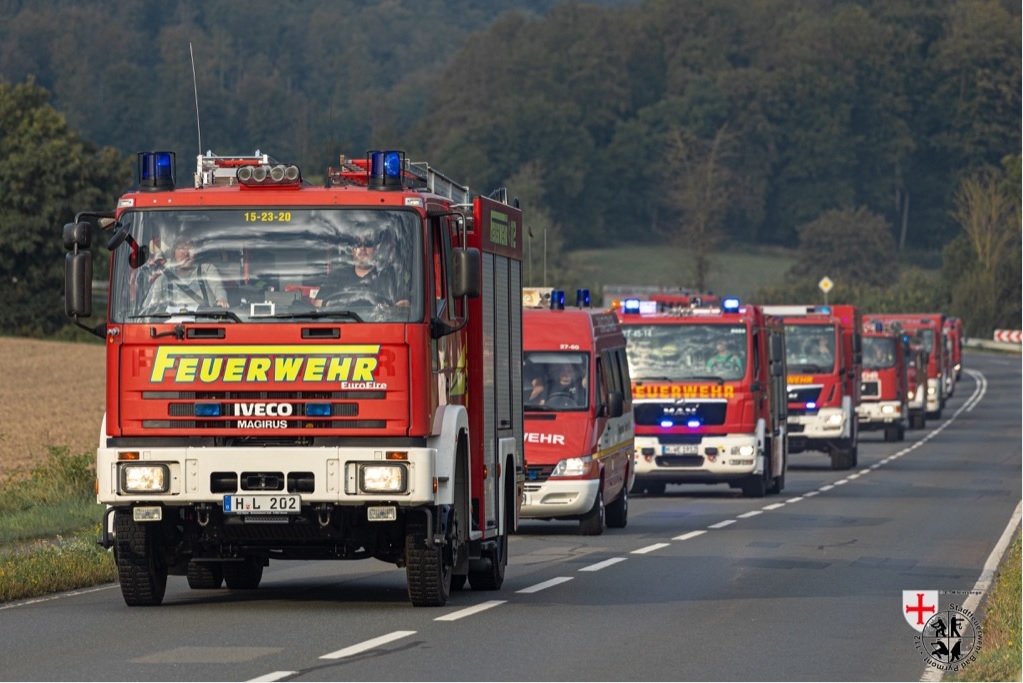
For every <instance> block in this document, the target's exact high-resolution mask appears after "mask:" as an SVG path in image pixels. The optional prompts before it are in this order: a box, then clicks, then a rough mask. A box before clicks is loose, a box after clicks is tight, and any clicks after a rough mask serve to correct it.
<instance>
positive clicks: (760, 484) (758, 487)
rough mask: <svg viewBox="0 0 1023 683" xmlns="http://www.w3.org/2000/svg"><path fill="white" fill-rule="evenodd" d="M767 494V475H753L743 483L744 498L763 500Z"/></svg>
mask: <svg viewBox="0 0 1023 683" xmlns="http://www.w3.org/2000/svg"><path fill="white" fill-rule="evenodd" d="M766 493H767V474H766V473H765V474H751V475H750V476H748V477H746V478H745V479H743V481H742V495H743V497H744V498H763V497H764V495H765V494H766Z"/></svg>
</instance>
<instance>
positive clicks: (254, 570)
mask: <svg viewBox="0 0 1023 683" xmlns="http://www.w3.org/2000/svg"><path fill="white" fill-rule="evenodd" d="M223 567H224V583H226V584H227V587H228V588H230V589H231V590H236V591H249V590H255V589H257V588H259V582H260V581H262V580H263V560H262V559H261V558H259V557H246V558H244V559H242V560H239V561H234V560H232V561H229V562H224V563H223Z"/></svg>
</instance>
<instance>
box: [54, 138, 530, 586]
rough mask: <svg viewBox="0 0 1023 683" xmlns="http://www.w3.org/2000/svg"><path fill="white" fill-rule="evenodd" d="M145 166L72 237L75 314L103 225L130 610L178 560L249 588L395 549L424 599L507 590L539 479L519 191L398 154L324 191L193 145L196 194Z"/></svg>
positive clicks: (106, 442) (121, 547)
mask: <svg viewBox="0 0 1023 683" xmlns="http://www.w3.org/2000/svg"><path fill="white" fill-rule="evenodd" d="M138 165H139V184H138V188H137V189H135V190H134V191H131V192H128V193H127V194H125V195H124V196H123V197H121V199H120V200H119V201H118V204H117V208H116V210H115V211H111V212H82V213H79V214H78V215H77V216H76V218H75V222H74V223H70V224H68V225H66V226H65V227H64V234H63V239H64V246H65V248H66V250H67V251H68V254H67V256H66V285H67V291H66V301H65V305H66V312H67V313H68V315H69V316H71V317H73V318H74V319H75V321H76V323H77V324H78V325H79V326H82V327H85V325H84V324H83V323H81V322H80V321H79V318H88V317H89V316H90V315H91V300H92V292H91V282H92V261H91V254H90V252H89V246H90V243H91V241H92V239H93V234H92V231H93V228H92V224H93V222H96V223H98V225H99V226H100V227H102V228H103V229H104V230H105V231H106V232H108V233H109V235H108V236H107V239H108V240H109V241H108V248H110V249H111V250H112V252H113V253H112V255H111V267H110V288H109V304H108V311H107V318H106V320H105V322H103V323H101V324H100V325H98V326H97V327H96V328H93V331H94V332H96V333H97V334H100V335H102V336H104V337H105V338H106V340H107V392H106V415H105V418H104V425H103V428H102V432H101V434H102V438H101V443H100V447H99V449H98V453H97V463H96V471H97V493H98V501H99V502H100V503H104V504H106V505H107V506H108V515H109V516H110V517H112V519H110V518H108V525H105V529H104V532H103V535H102V537H101V539H100V541H101V543H102V544H103V545H105V546H107V547H113V549H114V554H115V557H116V563H117V569H118V575H119V578H120V584H121V592H122V594H123V597H124V600H125V602H126V603H128V604H129V605H158V604H160V603H161V602H162V600H163V597H164V592H165V589H166V582H167V576H168V574H170V575H184V576H187V578H188V585H189V586H190V587H192V588H206V589H209V588H218V587H220V586H221V585H222V584H223V583H225V582H226V584H227V587H228V588H231V589H251V588H255V587H257V586H258V584H259V583H260V580H261V578H262V575H263V568H264V566H266V565H267V564H268V562H269V560H270V559H317V560H318V559H362V558H376V559H378V560H382V561H384V562H388V563H393V564H396V565H397V566H399V567H404V568H405V570H406V579H407V584H408V594H409V598H410V600H411V602H412V604H414V605H443V604H445V602H446V601H447V599H448V596H449V591H450V590H452V589H460V588H462V587H463V586H464V584H465V583H466V581H468V583H469V584H470V586H471V587H472V588H473V589H477V590H495V589H498V588H500V587H501V584H502V582H503V580H504V573H505V567H506V564H507V561H508V535H509V534H510V533H512V532H513V530H514V529H515V528H516V525H517V523H518V511H519V509H520V504H521V499H522V485H523V481H524V462H523V450H522V396H521V393H520V392H519V387H520V386H521V382H522V380H521V376H520V375H521V371H522V360H521V339H522V336H521V335H522V327H521V322H522V301H521V298H520V297H519V296H518V295H517V292H519V290H520V287H521V281H520V262H521V253H522V250H521V236H522V232H521V228H522V216H521V212H520V211H519V209H518V208H517V202H512V204H514V205H512V204H509V203H508V202H507V201H506V197H507V192H506V191H504V190H503V189H502V190H501V191H499V192H497V193H495V195H491V197H495V196H496V198H488V197H483V196H473V195H471V194H470V193H469V189H468V188H467V187H465V186H462V185H459V184H457V183H455V182H453V181H452V180H451V179H449V178H447V177H445V176H444V175H443V174H441V173H439V172H437V171H436V170H435V169H433V168H431V167H430V166H429V165H428V164H425V163H413V162H410V161H408V160H407V159H406V158H405V155H404V153H403V152H397V151H380V152H376V151H374V152H371V153H370V154H369V155H368V156H367V158H366V159H347V158H345V157H342V158H341V163H340V167H339V168H336V169H335V168H332V169H330V170H329V171H328V175H327V179H326V182H325V183H324V184H323V185H322V186H314V185H312V184H311V183H308V182H306V181H304V180H303V179H302V174H301V172H300V170H299V168H298V167H296V166H294V165H287V164H279V163H277V162H276V161H274V160H273V159H271V158H270V157H268V156H266V155H261V154H259V153H258V152H257V153H256V155H254V156H251V157H248V156H245V157H220V156H215V155H212V154H210V153H208V154H206V155H200V156H199V157H197V169H196V173H195V177H194V187H188V186H186V187H179V186H177V185H176V184H175V167H174V155H173V153H169V152H155V153H142V154H140V155H139V157H138ZM172 245H174V247H175V248H174V250H173V251H171V246H172ZM182 255H184V256H182ZM186 256H187V257H189V258H186ZM187 265H191V266H192V268H191V271H190V272H189V269H187V268H185V266H187ZM359 276H363V277H362V279H359ZM154 292H155V293H158V294H159V296H160V297H163V298H158V297H155V296H153V294H154ZM513 292H514V293H516V295H515V296H513V295H512V293H513ZM182 294H183V295H184V296H181V295H182ZM175 295H176V297H177V298H175ZM168 297H169V299H170V300H169V301H168V300H167V298H168ZM87 329H88V328H87Z"/></svg>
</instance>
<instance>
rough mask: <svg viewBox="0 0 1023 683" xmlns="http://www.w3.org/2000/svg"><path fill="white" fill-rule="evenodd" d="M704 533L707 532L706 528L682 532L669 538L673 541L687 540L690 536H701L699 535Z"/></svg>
mask: <svg viewBox="0 0 1023 683" xmlns="http://www.w3.org/2000/svg"><path fill="white" fill-rule="evenodd" d="M705 533H707V530H706V529H699V530H698V531H690V532H689V533H686V534H682V535H681V536H676V537H675V538H673V539H671V540H673V541H688V540H689V539H690V538H696V537H697V536H701V535H703V534H705Z"/></svg>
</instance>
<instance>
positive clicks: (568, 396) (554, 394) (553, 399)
mask: <svg viewBox="0 0 1023 683" xmlns="http://www.w3.org/2000/svg"><path fill="white" fill-rule="evenodd" d="M547 387H548V388H547V396H546V397H545V398H544V399H543V400H542V401H540V404H541V405H547V404H550V403H560V402H567V403H569V404H570V405H574V406H584V405H586V380H585V378H582V377H580V376H579V373H577V372H576V370H575V368H574V367H572V365H571V364H570V363H560V364H558V365H555V366H554V367H553V368H552V371H551V379H550V380H549V381H548V383H547Z"/></svg>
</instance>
